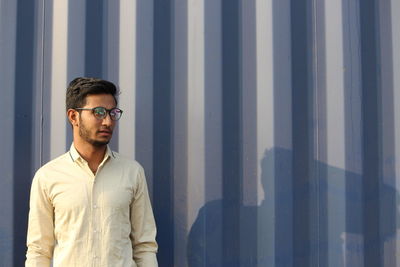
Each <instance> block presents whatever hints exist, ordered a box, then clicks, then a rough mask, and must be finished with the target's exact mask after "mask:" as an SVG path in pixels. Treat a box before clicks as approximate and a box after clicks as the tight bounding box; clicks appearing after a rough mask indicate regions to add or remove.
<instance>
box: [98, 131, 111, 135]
mask: <svg viewBox="0 0 400 267" xmlns="http://www.w3.org/2000/svg"><path fill="white" fill-rule="evenodd" d="M98 133H99V134H100V135H107V136H109V135H111V134H112V132H111V131H98Z"/></svg>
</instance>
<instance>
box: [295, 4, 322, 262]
mask: <svg viewBox="0 0 400 267" xmlns="http://www.w3.org/2000/svg"><path fill="white" fill-rule="evenodd" d="M311 7H312V6H311V1H309V0H302V1H292V2H291V7H290V8H291V33H292V35H291V57H292V62H291V64H292V99H293V102H292V116H293V126H292V136H293V188H295V190H294V194H293V232H294V240H293V242H294V247H293V254H294V256H293V257H294V266H313V265H314V264H317V263H316V260H317V259H316V258H315V257H316V256H317V254H316V253H315V250H317V249H318V246H311V245H312V242H313V241H315V240H317V239H316V237H315V231H316V230H317V228H316V226H317V225H316V223H315V218H318V217H317V214H314V213H315V209H312V207H311V205H312V204H311V200H312V199H311V189H314V188H311V185H312V183H313V182H315V179H314V177H313V173H312V171H313V168H312V165H313V163H312V161H311V159H312V158H313V154H312V153H313V149H312V143H311V141H312V140H313V136H312V127H313V124H312V123H313V121H312V120H311V119H310V118H311V114H312V111H313V103H312V101H311V99H312V92H313V81H312V72H311V71H312V68H313V65H312V54H311V51H312V48H313V43H312V35H311V34H312V24H311V22H312V21H311V20H312V14H313V12H312V10H311ZM314 185H315V184H314ZM314 193H315V191H314ZM314 200H316V199H314ZM315 203H316V202H313V204H315ZM313 212H314V213H313ZM313 215H314V216H313ZM313 218H314V219H313ZM312 231H313V232H314V235H313V233H312Z"/></svg>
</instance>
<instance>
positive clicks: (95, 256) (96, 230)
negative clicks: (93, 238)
mask: <svg viewBox="0 0 400 267" xmlns="http://www.w3.org/2000/svg"><path fill="white" fill-rule="evenodd" d="M93 232H95V233H97V230H94V231H93ZM95 257H96V256H95Z"/></svg>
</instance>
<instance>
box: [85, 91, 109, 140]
mask: <svg viewBox="0 0 400 267" xmlns="http://www.w3.org/2000/svg"><path fill="white" fill-rule="evenodd" d="M95 107H105V108H106V109H112V108H115V107H116V103H115V100H114V97H113V96H112V95H110V94H99V95H88V96H86V105H85V106H84V107H83V108H89V109H90V108H95ZM114 126H115V121H113V120H111V118H110V115H109V114H108V113H107V116H106V117H105V118H104V119H98V118H96V117H95V116H94V114H93V112H92V111H91V110H82V111H80V116H79V137H80V138H81V139H82V140H83V141H85V142H87V143H89V144H92V145H93V146H96V147H101V146H104V145H107V144H108V143H109V142H110V140H111V137H112V133H113V130H114Z"/></svg>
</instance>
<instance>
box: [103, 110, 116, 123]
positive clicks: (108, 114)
mask: <svg viewBox="0 0 400 267" xmlns="http://www.w3.org/2000/svg"><path fill="white" fill-rule="evenodd" d="M102 124H103V125H106V126H111V125H113V124H114V121H113V120H112V119H111V115H110V113H109V112H107V114H106V116H105V117H104V119H103V120H102Z"/></svg>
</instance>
